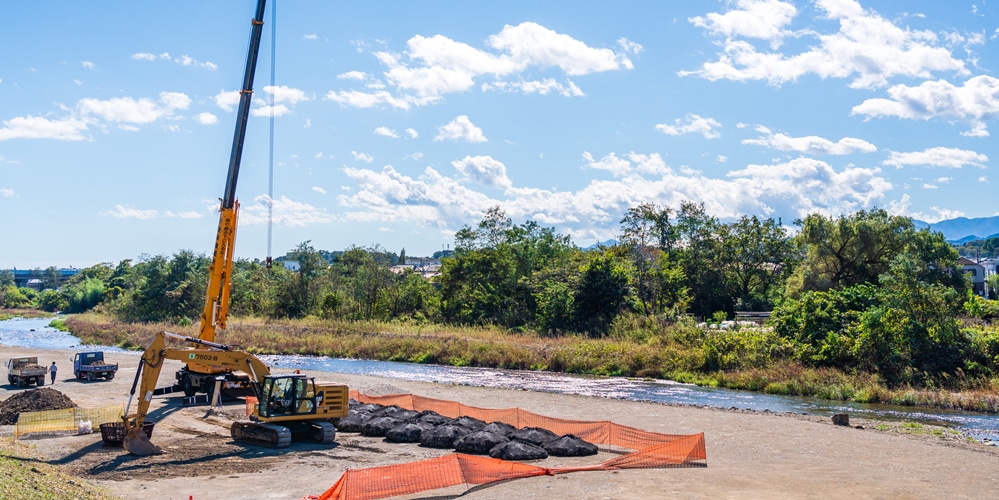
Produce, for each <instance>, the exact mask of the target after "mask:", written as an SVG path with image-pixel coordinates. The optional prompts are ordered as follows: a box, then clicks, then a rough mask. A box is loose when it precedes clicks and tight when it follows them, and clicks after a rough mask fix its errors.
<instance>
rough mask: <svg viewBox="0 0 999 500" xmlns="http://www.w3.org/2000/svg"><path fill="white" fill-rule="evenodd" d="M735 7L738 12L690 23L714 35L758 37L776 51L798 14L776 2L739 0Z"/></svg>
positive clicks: (788, 6)
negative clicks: (767, 42) (769, 43)
mask: <svg viewBox="0 0 999 500" xmlns="http://www.w3.org/2000/svg"><path fill="white" fill-rule="evenodd" d="M735 5H736V6H737V7H738V8H737V9H733V10H730V11H728V12H726V13H724V14H719V13H717V12H711V13H709V14H707V15H706V16H704V17H700V16H697V17H692V18H690V19H688V21H690V22H691V24H693V25H694V26H697V27H699V28H704V29H706V30H708V32H710V33H711V34H713V35H721V36H724V37H725V38H732V37H734V36H741V37H747V38H759V39H761V40H766V41H769V42H771V46H772V47H774V48H777V47H779V46H780V44H781V41H782V40H783V39H784V37H785V36H787V35H788V32H787V26H788V25H789V24H791V21H792V20H793V19H794V16H795V15H797V13H798V10H797V9H796V8H795V7H794V5H793V4H790V3H787V2H780V1H777V0H737V1H736V2H735Z"/></svg>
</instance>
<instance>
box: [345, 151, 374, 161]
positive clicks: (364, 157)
mask: <svg viewBox="0 0 999 500" xmlns="http://www.w3.org/2000/svg"><path fill="white" fill-rule="evenodd" d="M350 154H352V155H354V159H355V160H357V161H363V162H364V163H371V162H373V161H375V159H374V157H372V156H371V155H369V154H365V153H358V152H357V151H351V152H350Z"/></svg>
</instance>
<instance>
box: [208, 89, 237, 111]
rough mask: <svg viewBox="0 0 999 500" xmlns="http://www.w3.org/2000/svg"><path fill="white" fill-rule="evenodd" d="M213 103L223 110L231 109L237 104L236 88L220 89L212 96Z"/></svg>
mask: <svg viewBox="0 0 999 500" xmlns="http://www.w3.org/2000/svg"><path fill="white" fill-rule="evenodd" d="M214 100H215V105H216V106H218V107H220V108H222V109H223V110H225V111H232V110H234V109H236V106H237V105H239V91H238V90H220V91H219V93H218V94H215V97H214Z"/></svg>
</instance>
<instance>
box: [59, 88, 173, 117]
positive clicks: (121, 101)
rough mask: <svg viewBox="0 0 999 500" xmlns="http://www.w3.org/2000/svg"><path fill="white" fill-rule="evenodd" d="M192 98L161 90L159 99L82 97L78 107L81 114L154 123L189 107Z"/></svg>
mask: <svg viewBox="0 0 999 500" xmlns="http://www.w3.org/2000/svg"><path fill="white" fill-rule="evenodd" d="M190 105H191V98H190V97H187V95H186V94H182V93H180V92H160V96H159V100H153V99H148V98H140V99H133V98H131V97H115V98H112V99H107V100H100V99H90V98H88V99H80V101H79V102H78V103H77V105H76V107H77V109H78V111H79V113H80V115H81V116H83V117H87V116H97V117H100V118H102V119H104V120H106V121H109V122H121V123H132V124H144V123H152V122H154V121H156V120H158V119H160V118H163V117H169V116H173V115H174V114H175V113H176V112H177V111H180V110H184V109H187V108H188V107H189V106H190Z"/></svg>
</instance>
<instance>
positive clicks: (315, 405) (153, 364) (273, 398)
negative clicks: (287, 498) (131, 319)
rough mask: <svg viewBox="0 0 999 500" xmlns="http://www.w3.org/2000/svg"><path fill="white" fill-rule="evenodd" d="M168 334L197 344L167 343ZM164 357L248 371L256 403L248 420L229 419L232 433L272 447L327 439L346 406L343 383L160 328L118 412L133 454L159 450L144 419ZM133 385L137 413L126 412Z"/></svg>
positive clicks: (124, 442) (126, 445)
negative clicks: (281, 371)
mask: <svg viewBox="0 0 999 500" xmlns="http://www.w3.org/2000/svg"><path fill="white" fill-rule="evenodd" d="M168 338H172V339H176V340H181V341H184V342H189V343H192V344H196V345H197V346H198V347H197V348H195V347H169V346H167V344H166V341H167V339H168ZM168 359H173V360H178V361H184V362H186V363H187V364H188V366H195V367H199V368H208V367H222V368H223V369H225V370H229V371H243V372H246V373H248V374H249V375H250V379H251V385H252V387H253V390H254V392H255V393H256V395H257V404H256V405H255V406H254V409H253V412H252V413H251V414H250V415H249V419H248V420H246V421H237V422H233V424H232V427H230V430H229V431H230V435H231V436H232V438H233V439H234V440H236V441H237V442H244V443H249V444H255V445H260V446H267V447H272V448H281V447H285V446H288V445H289V444H291V441H292V439H303V440H311V441H315V442H318V443H324V444H329V443H332V442H333V440H334V439H336V427H334V426H333V424H332V423H330V422H329V421H327V419H332V418H341V417H345V416H347V413H348V411H349V409H348V397H349V390H348V388H347V386H346V385H338V384H316V382H315V379H313V378H310V377H307V376H306V375H303V374H300V373H295V374H290V375H271V371H270V368H268V367H267V365H266V364H264V362H263V361H261V360H260V359H259V358H257V357H256V356H254V355H253V354H250V353H248V352H245V351H242V350H239V349H237V348H235V347H233V346H228V345H224V344H216V343H214V342H208V341H204V340H201V339H197V338H194V337H186V336H183V335H177V334H175V333H170V332H159V333H157V334H156V336H154V337H153V340H152V341H151V342H150V343H149V346H148V347H147V348H146V350H145V352H144V353H143V354H142V359H141V360H140V361H139V368H138V369H137V370H136V372H135V381H133V382H132V391H131V393H130V395H129V397H128V403H127V405H126V406H125V415H124V416H123V417H122V420H123V421H124V423H125V437H124V439H123V440H122V447H124V448H125V450H127V451H128V452H129V453H131V454H133V455H140V456H146V455H154V454H158V453H162V452H163V450H162V448H160V447H159V446H156V445H155V444H153V443H152V442H151V441H150V440H149V437H148V436H146V433H145V431H143V425H144V424H145V421H146V415H147V414H148V412H149V404H150V402H151V401H152V398H153V394H154V391H155V387H156V381H157V379H158V378H159V375H160V371H161V369H162V368H163V362H164V361H165V360H168ZM136 386H138V388H139V400H138V404H137V405H136V411H135V413H129V411H130V410H131V408H132V400H133V398H134V397H135V391H136Z"/></svg>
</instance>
